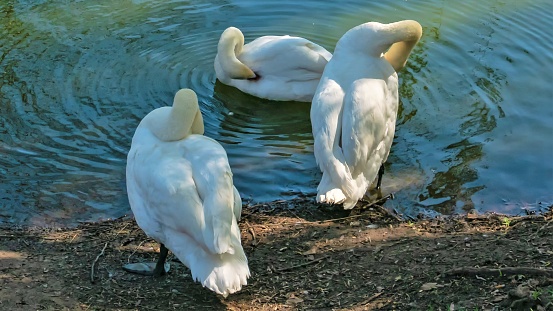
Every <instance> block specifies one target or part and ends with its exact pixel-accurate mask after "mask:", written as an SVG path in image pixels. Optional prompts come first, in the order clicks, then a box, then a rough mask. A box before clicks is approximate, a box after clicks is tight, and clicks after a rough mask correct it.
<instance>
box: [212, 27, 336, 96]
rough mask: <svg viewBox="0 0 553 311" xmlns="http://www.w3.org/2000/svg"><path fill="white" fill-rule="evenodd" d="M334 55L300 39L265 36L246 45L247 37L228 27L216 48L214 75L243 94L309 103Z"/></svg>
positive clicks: (236, 29)
mask: <svg viewBox="0 0 553 311" xmlns="http://www.w3.org/2000/svg"><path fill="white" fill-rule="evenodd" d="M331 57H332V54H331V53H330V52H328V51H327V50H325V49H324V48H323V47H321V46H319V45H317V44H315V43H313V42H311V41H309V40H307V39H304V38H299V37H291V36H264V37H260V38H257V39H255V40H253V41H252V42H250V43H248V44H246V45H244V35H243V34H242V32H241V31H240V30H239V29H238V28H235V27H229V28H227V29H226V30H225V31H224V32H223V34H222V35H221V38H220V39H219V44H218V45H217V56H215V63H214V67H215V73H216V75H217V79H219V81H221V82H222V83H224V84H227V85H230V86H234V87H236V88H238V89H239V90H241V91H242V92H244V93H248V94H251V95H254V96H257V97H261V98H265V99H270V100H279V101H301V102H310V101H311V100H312V99H313V94H314V93H315V89H316V88H317V84H318V83H319V79H320V78H321V74H322V73H323V70H324V68H325V66H326V64H327V63H328V61H329V60H330V58H331Z"/></svg>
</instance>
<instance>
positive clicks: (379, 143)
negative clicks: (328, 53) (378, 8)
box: [310, 20, 422, 209]
mask: <svg viewBox="0 0 553 311" xmlns="http://www.w3.org/2000/svg"><path fill="white" fill-rule="evenodd" d="M421 36H422V27H421V26H420V24H419V23H418V22H416V21H412V20H404V21H399V22H396V23H391V24H381V23H376V22H370V23H365V24H362V25H359V26H357V27H354V28H352V29H350V30H349V31H347V32H346V33H345V34H344V35H343V36H342V38H340V40H339V41H338V42H337V43H336V49H335V51H334V55H333V56H332V59H331V60H330V61H329V63H328V64H327V66H326V68H325V70H324V73H323V75H322V77H321V82H320V83H319V86H318V87H317V90H316V92H315V96H314V98H313V103H312V105H311V113H310V114H311V122H312V130H313V136H314V140H315V141H314V152H315V158H316V160H317V164H318V165H319V167H320V169H321V170H322V172H323V176H322V178H321V182H320V183H319V186H318V187H317V202H322V203H329V204H339V203H343V206H344V209H351V208H353V207H354V206H355V204H357V201H358V200H359V199H361V198H362V197H363V195H364V194H365V193H366V191H367V189H368V188H369V186H370V185H371V184H372V182H373V181H374V180H375V178H376V177H377V175H378V181H377V185H376V187H377V189H380V184H381V181H382V175H383V173H384V165H383V164H384V162H386V160H387V158H388V154H389V153H390V147H391V146H392V141H393V139H394V132H395V126H396V118H397V109H398V102H399V100H398V98H399V96H398V76H397V72H398V71H399V70H401V69H402V68H403V67H404V66H405V64H406V62H407V58H408V57H409V54H410V53H411V50H412V49H413V47H414V46H415V44H417V42H418V41H419V39H420V38H421Z"/></svg>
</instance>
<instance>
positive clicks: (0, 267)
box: [0, 201, 553, 311]
mask: <svg viewBox="0 0 553 311" xmlns="http://www.w3.org/2000/svg"><path fill="white" fill-rule="evenodd" d="M295 204H296V205H294V206H291V203H290V202H289V201H277V202H272V203H271V204H269V203H264V204H256V205H246V206H244V209H243V216H242V220H241V221H240V224H239V226H240V229H241V234H242V244H243V246H244V250H245V251H246V254H247V256H248V260H249V266H250V269H251V271H252V277H251V278H250V279H249V280H248V285H247V286H245V287H244V288H243V289H242V291H240V292H238V293H236V294H233V295H230V296H229V297H228V298H226V299H224V298H222V297H221V296H218V295H216V294H214V293H212V292H210V291H209V290H207V289H205V288H203V287H202V286H201V285H200V284H198V283H196V282H194V281H193V280H192V278H191V276H190V271H189V270H188V269H187V268H186V267H185V266H184V265H182V264H180V263H179V262H178V261H175V260H173V261H171V271H170V272H169V274H168V275H167V276H165V277H162V278H160V279H154V278H150V277H143V276H137V275H131V274H128V273H125V272H124V271H123V270H122V269H121V266H122V265H123V264H125V263H127V262H137V261H151V260H155V258H157V257H156V256H157V252H158V251H159V246H158V245H157V243H154V242H153V241H152V240H151V239H149V238H147V237H146V236H144V233H143V232H142V230H141V229H140V228H138V227H137V226H136V223H135V222H134V220H133V219H131V218H127V219H117V220H110V221H104V222H98V223H84V224H81V225H79V226H77V227H75V228H63V229H62V228H36V227H35V228H30V227H27V228H22V227H19V228H11V229H6V228H0V240H1V241H2V243H0V309H2V310H29V309H41V310H183V309H206V310H425V311H427V310H439V309H441V310H447V308H449V310H473V309H475V308H478V310H509V309H512V310H529V309H530V308H533V309H534V310H548V308H553V269H551V258H553V237H552V235H551V233H550V232H551V230H552V229H553V211H552V207H550V208H549V211H547V212H545V213H544V214H540V215H531V216H514V217H511V216H506V215H500V214H491V213H487V214H482V215H476V214H467V215H452V216H447V217H436V218H431V219H424V218H423V219H417V220H415V221H409V220H407V221H405V220H404V221H399V220H398V219H397V217H394V215H391V214H390V213H387V212H385V211H384V210H382V209H381V208H378V207H377V206H372V207H369V208H367V209H365V210H363V211H361V210H358V209H354V210H352V211H343V210H339V209H335V208H330V207H323V206H319V205H317V204H313V203H310V202H306V201H303V202H300V203H295ZM292 207H293V208H292ZM451 306H454V308H452V307H451Z"/></svg>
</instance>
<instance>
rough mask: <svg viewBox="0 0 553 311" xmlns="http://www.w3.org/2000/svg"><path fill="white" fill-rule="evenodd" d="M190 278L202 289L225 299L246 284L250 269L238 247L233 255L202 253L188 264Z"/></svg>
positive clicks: (240, 248)
mask: <svg viewBox="0 0 553 311" xmlns="http://www.w3.org/2000/svg"><path fill="white" fill-rule="evenodd" d="M190 270H191V272H192V278H193V279H194V280H195V281H198V282H200V283H201V284H202V285H203V286H204V287H206V288H208V289H210V290H212V291H214V292H215V293H217V294H219V295H223V296H224V297H227V296H228V295H229V294H232V293H235V292H237V291H239V290H241V289H242V286H243V285H247V284H248V278H249V277H250V269H249V267H248V260H247V258H246V255H245V254H244V250H243V249H242V247H241V246H240V247H239V249H235V253H234V254H229V253H224V254H210V253H205V252H204V253H203V254H202V255H201V256H196V257H195V258H193V259H192V260H191V262H190Z"/></svg>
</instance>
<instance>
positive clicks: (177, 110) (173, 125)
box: [147, 90, 204, 142]
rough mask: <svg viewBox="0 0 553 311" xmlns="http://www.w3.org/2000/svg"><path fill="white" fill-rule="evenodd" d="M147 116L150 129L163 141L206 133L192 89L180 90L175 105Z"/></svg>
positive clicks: (159, 109)
mask: <svg viewBox="0 0 553 311" xmlns="http://www.w3.org/2000/svg"><path fill="white" fill-rule="evenodd" d="M185 91H186V92H185ZM147 118H148V121H147V125H148V127H149V129H150V130H151V131H152V133H153V134H154V135H155V136H156V137H157V138H158V139H159V140H161V141H167V142H169V141H177V140H182V139H185V138H186V137H188V136H189V135H191V134H199V135H202V134H203V133H204V122H203V118H202V113H201V111H200V108H199V105H198V100H197V98H196V94H195V93H193V92H192V91H191V90H181V91H179V92H178V93H177V95H176V96H175V101H174V103H173V107H162V108H158V109H156V110H154V111H153V112H152V113H150V115H148V116H147Z"/></svg>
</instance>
